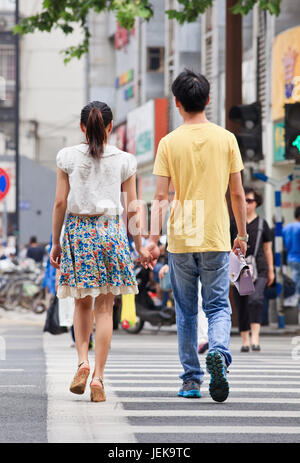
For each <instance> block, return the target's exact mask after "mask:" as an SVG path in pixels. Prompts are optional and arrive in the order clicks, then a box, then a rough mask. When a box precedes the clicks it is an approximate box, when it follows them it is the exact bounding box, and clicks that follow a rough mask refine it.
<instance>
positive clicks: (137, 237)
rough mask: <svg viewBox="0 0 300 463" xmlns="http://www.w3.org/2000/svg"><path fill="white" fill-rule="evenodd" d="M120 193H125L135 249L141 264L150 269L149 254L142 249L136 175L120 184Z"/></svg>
mask: <svg viewBox="0 0 300 463" xmlns="http://www.w3.org/2000/svg"><path fill="white" fill-rule="evenodd" d="M122 191H123V193H125V195H126V198H125V204H126V207H127V211H126V212H127V217H128V223H129V232H130V234H131V236H132V238H133V241H134V244H135V249H136V251H137V252H138V253H139V255H140V256H141V258H142V259H141V262H142V263H143V265H144V264H145V265H144V266H145V267H146V268H147V267H148V265H149V267H150V268H151V269H152V265H151V264H150V261H151V258H152V256H151V254H150V252H149V251H147V250H146V249H144V248H143V247H142V236H141V224H140V209H139V207H138V204H137V194H136V174H134V175H132V176H131V177H129V178H128V179H127V180H125V182H123V183H122Z"/></svg>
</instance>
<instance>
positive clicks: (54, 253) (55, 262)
mask: <svg viewBox="0 0 300 463" xmlns="http://www.w3.org/2000/svg"><path fill="white" fill-rule="evenodd" d="M60 260H61V246H60V244H54V245H53V246H52V249H51V253H50V264H51V265H52V266H53V267H55V268H57V269H59V268H60Z"/></svg>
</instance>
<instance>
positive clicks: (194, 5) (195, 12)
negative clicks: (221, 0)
mask: <svg viewBox="0 0 300 463" xmlns="http://www.w3.org/2000/svg"><path fill="white" fill-rule="evenodd" d="M178 3H179V4H181V5H183V8H180V10H179V11H177V10H167V11H166V13H167V15H168V17H169V19H176V20H177V21H178V22H179V23H180V24H184V23H185V22H194V21H196V20H197V18H198V16H199V14H203V13H204V12H205V10H206V9H207V8H209V7H211V6H212V3H213V0H178Z"/></svg>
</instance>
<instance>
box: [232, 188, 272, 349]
mask: <svg viewBox="0 0 300 463" xmlns="http://www.w3.org/2000/svg"><path fill="white" fill-rule="evenodd" d="M244 190H245V198H246V211H247V233H248V235H249V242H248V249H247V253H246V258H247V257H248V256H253V257H254V259H255V262H256V267H257V278H256V281H255V283H254V286H255V292H254V293H253V294H251V295H250V296H240V295H239V293H238V291H237V289H236V288H235V287H233V289H232V294H233V300H234V304H235V306H236V309H237V313H238V321H239V331H240V334H241V337H242V347H241V352H249V351H250V344H251V349H252V350H253V351H260V345H259V335H260V325H261V322H262V312H263V303H264V290H265V287H266V285H267V286H270V285H272V283H273V281H274V278H275V274H274V267H273V253H272V236H271V232H270V229H269V226H268V224H267V222H266V221H265V220H261V222H260V219H259V216H258V215H257V212H256V208H257V207H258V206H260V205H261V204H262V203H263V197H262V195H260V194H259V193H258V192H257V191H255V190H254V189H253V188H252V187H245V188H244ZM260 227H261V231H259V230H260ZM236 235H237V228H236V224H235V222H232V223H231V238H232V241H233V240H234V238H235V237H236ZM255 253H256V255H255ZM250 331H251V343H250V336H249V335H250Z"/></svg>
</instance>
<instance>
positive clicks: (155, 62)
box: [147, 47, 164, 72]
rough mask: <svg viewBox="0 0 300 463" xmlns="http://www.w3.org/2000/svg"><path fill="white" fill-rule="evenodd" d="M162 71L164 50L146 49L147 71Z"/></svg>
mask: <svg viewBox="0 0 300 463" xmlns="http://www.w3.org/2000/svg"><path fill="white" fill-rule="evenodd" d="M163 70H164V48H162V47H161V48H154V47H151V48H148V64H147V71H152V72H163Z"/></svg>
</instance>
